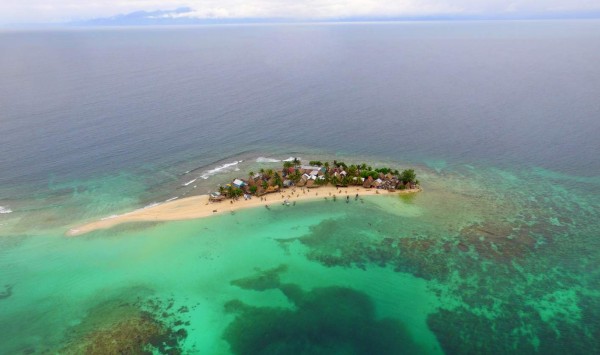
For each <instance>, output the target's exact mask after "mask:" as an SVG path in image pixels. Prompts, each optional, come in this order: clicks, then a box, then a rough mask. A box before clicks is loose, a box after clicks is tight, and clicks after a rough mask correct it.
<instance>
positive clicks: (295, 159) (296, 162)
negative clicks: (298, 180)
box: [292, 158, 301, 166]
mask: <svg viewBox="0 0 600 355" xmlns="http://www.w3.org/2000/svg"><path fill="white" fill-rule="evenodd" d="M292 163H294V165H296V166H298V165H300V163H301V161H300V159H298V158H294V160H292Z"/></svg>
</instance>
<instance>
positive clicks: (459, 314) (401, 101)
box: [0, 20, 600, 354]
mask: <svg viewBox="0 0 600 355" xmlns="http://www.w3.org/2000/svg"><path fill="white" fill-rule="evenodd" d="M599 63H600V21H597V20H568V21H567V20H563V21H490V22H477V21H472V22H409V23H376V24H375V23H355V24H293V25H244V26H234V25H227V26H201V27H177V28H111V29H64V30H60V29H53V30H43V31H37V30H36V31H34V30H32V31H26V30H18V31H3V32H0V238H1V239H2V240H1V241H0V329H1V330H2V332H0V353H7V354H8V353H23V352H28V353H44V352H52V353H54V352H64V353H82V352H84V353H93V351H92V350H91V349H93V348H94V347H96V349H104V350H106V349H107V348H103V347H102V346H107V345H106V344H109V343H111V340H114V339H121V340H122V339H127V338H131V335H130V334H133V333H136V334H141V335H139V339H142V340H140V341H144V342H145V343H144V344H146V343H147V344H146V345H144V346H147V347H150V346H151V347H152V349H153V351H154V352H155V353H156V352H167V351H168V350H169V349H170V350H173V351H174V349H176V350H177V351H182V352H183V353H210V354H227V353H236V354H266V353H268V354H283V353H288V354H289V353H306V354H333V353H336V354H369V353H371V354H373V353H448V354H451V353H480V354H482V353H523V354H525V353H534V352H538V353H545V354H547V353H558V352H560V353H568V354H590V353H597V352H600V345H599V344H600V341H599V340H598V339H600V324H599V323H598V319H600V318H599V317H600V273H599V272H598V270H599V269H598V265H600V252H598V250H600V243H599V241H598V240H599V239H598V237H600V194H599V193H598V191H599V188H600V66H599ZM292 156H293V157H300V158H302V159H305V160H308V159H323V160H325V159H331V160H333V159H338V160H345V161H351V162H352V161H353V162H359V161H369V162H372V164H374V165H382V164H387V165H390V164H391V165H396V166H399V167H413V168H415V169H416V170H417V173H418V175H419V178H420V179H421V182H422V185H423V187H424V192H423V193H420V194H419V195H418V196H416V197H414V198H403V199H394V200H391V199H390V200H389V201H384V202H382V199H379V200H378V199H377V198H374V199H372V200H367V201H366V202H365V203H364V205H361V206H355V207H348V209H346V210H339V209H332V208H330V207H327V206H326V205H324V204H325V202H314V203H307V204H306V205H302V206H299V207H298V210H299V211H298V212H296V213H293V212H290V210H285V209H283V210H275V211H274V212H273V214H272V215H265V213H267V212H268V211H262V210H261V211H260V212H259V211H250V210H249V211H244V212H240V213H238V214H236V215H235V216H221V217H217V218H214V219H207V220H198V221H187V222H170V223H162V224H148V225H143V226H138V225H136V226H129V227H127V228H120V229H117V230H109V231H104V232H99V233H95V234H93V235H90V236H82V237H79V238H67V237H65V236H64V233H65V232H66V231H67V230H68V229H69V228H70V227H72V226H75V225H77V224H80V223H82V222H84V221H89V220H95V219H99V218H103V217H106V216H110V215H112V214H117V213H122V212H125V211H128V210H131V209H135V208H140V207H143V206H146V205H149V204H152V203H157V202H162V201H165V200H167V199H169V198H173V197H183V196H187V195H193V194H203V193H206V192H208V191H211V190H215V189H216V187H217V185H218V184H221V183H224V182H227V180H228V179H230V178H231V177H233V176H236V174H242V176H244V175H245V172H246V171H247V170H248V169H259V168H261V167H277V166H279V165H280V160H282V159H286V158H288V157H292ZM275 216H276V217H277V218H275ZM365 216H367V217H365ZM228 218H229V219H234V220H235V223H233V222H232V220H228ZM367 222H368V224H367ZM242 225H244V226H246V227H247V226H251V227H252V228H244V227H242ZM369 226H370V227H369ZM373 226H375V227H373ZM250 230H251V231H250ZM259 249H260V251H258V250H259ZM250 251H252V252H250ZM2 287H4V290H3V289H2ZM340 300H345V301H343V302H342V301H340ZM344 302H346V303H344ZM340 304H341V305H340ZM334 305H339V306H338V308H336V307H334ZM182 307H183V308H182ZM175 310H179V311H180V312H176V311H175ZM328 310H329V311H328ZM349 310H350V311H349ZM140 312H142V313H140ZM345 312H347V313H345ZM140 314H142V316H140ZM328 317H329V318H328ZM348 324H362V326H356V327H352V326H350V327H349V326H348ZM159 328H160V329H159ZM157 329H158V330H157ZM281 329H287V330H288V331H282V330H281ZM182 330H183V331H182ZM275 330H277V331H275ZM157 332H158V334H160V335H161V336H162V337H163V338H164V339H163V338H161V339H163V340H164V342H163V343H161V341H163V340H161V341H158V342H157V341H155V338H153V336H156V334H157ZM148 334H150V335H148ZM268 334H276V335H271V336H267V335H268ZM149 339H150V340H149ZM151 340H152V341H151ZM123 341H124V342H126V341H125V340H123ZM159 343H160V344H162V345H160V344H159ZM98 344H102V345H98ZM148 344H150V345H148ZM157 344H159V345H157ZM165 344H166V345H165ZM121 350H122V349H120V350H119V349H117V350H115V349H112V350H111V351H121ZM99 351H100V352H102V350H99Z"/></svg>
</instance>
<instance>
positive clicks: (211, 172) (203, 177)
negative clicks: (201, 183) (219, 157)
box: [200, 160, 243, 180]
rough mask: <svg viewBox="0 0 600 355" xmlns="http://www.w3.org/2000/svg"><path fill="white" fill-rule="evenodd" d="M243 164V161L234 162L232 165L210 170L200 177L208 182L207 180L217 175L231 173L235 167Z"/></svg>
mask: <svg viewBox="0 0 600 355" xmlns="http://www.w3.org/2000/svg"><path fill="white" fill-rule="evenodd" d="M242 162H243V160H237V161H234V162H232V163H226V164H223V165H221V166H218V167H216V168H214V169H211V170H208V171H207V172H205V173H203V174H202V175H200V177H201V178H202V179H204V180H206V179H208V178H209V177H211V176H213V175H216V174H219V173H223V172H228V171H231V170H232V169H231V168H232V167H234V166H236V165H238V164H239V163H242Z"/></svg>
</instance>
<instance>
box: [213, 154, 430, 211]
mask: <svg viewBox="0 0 600 355" xmlns="http://www.w3.org/2000/svg"><path fill="white" fill-rule="evenodd" d="M416 178H417V176H416V174H415V171H414V170H413V169H407V170H403V171H402V172H400V171H398V170H397V169H396V170H393V169H391V168H388V167H384V168H372V167H371V166H369V165H367V164H365V163H363V164H359V165H355V164H352V165H347V164H346V163H344V162H341V161H337V160H334V161H333V163H329V162H325V163H322V162H321V161H318V160H311V161H310V162H309V163H308V165H303V164H302V162H301V161H300V160H299V159H298V158H294V159H293V160H291V161H285V162H284V163H283V167H282V168H281V169H279V170H273V169H267V170H265V169H261V170H260V171H259V172H258V173H255V172H253V171H250V172H249V173H248V176H247V177H243V178H236V179H234V180H233V181H232V182H231V183H230V184H227V185H225V186H220V187H219V191H215V192H212V193H211V194H210V201H213V202H219V201H223V200H225V199H226V198H231V199H233V200H237V199H239V198H240V197H241V196H244V198H245V199H248V198H250V197H251V196H259V197H260V196H263V195H266V194H270V193H277V192H280V191H281V190H283V189H289V188H294V187H298V188H306V189H315V188H319V187H322V186H333V187H336V188H348V187H353V186H357V187H363V188H365V189H380V190H387V191H389V192H394V191H396V190H406V191H410V192H415V191H419V190H420V187H419V181H418V180H417V179H416Z"/></svg>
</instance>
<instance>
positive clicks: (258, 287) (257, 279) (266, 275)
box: [231, 265, 287, 291]
mask: <svg viewBox="0 0 600 355" xmlns="http://www.w3.org/2000/svg"><path fill="white" fill-rule="evenodd" d="M286 270H287V266H286V265H280V266H278V267H276V268H273V269H268V270H265V271H261V270H258V269H257V270H256V271H257V274H256V275H253V276H248V277H244V278H241V279H237V280H233V281H231V284H232V285H234V286H237V287H239V288H243V289H246V290H255V291H264V290H269V289H273V288H277V287H279V274H280V273H282V272H285V271H286Z"/></svg>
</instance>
